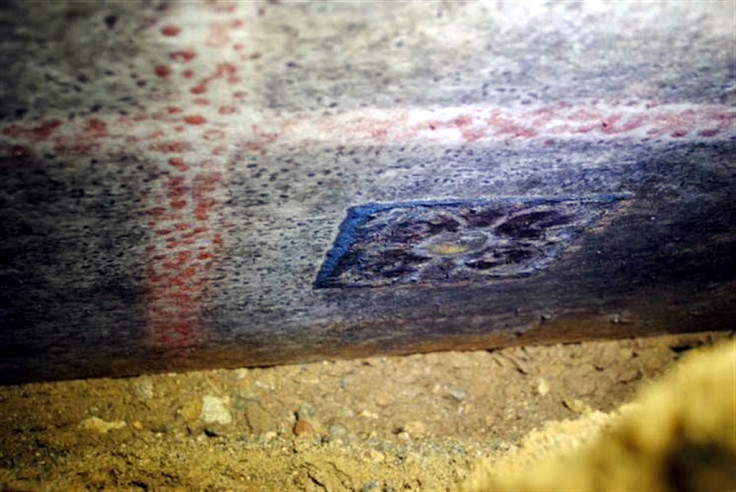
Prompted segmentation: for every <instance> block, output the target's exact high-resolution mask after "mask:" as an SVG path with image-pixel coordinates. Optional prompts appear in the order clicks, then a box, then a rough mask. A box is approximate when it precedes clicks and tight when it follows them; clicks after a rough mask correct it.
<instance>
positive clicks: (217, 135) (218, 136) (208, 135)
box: [202, 129, 226, 141]
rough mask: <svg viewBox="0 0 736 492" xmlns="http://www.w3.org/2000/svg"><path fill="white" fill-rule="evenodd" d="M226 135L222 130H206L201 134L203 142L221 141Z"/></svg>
mask: <svg viewBox="0 0 736 492" xmlns="http://www.w3.org/2000/svg"><path fill="white" fill-rule="evenodd" d="M225 135H226V133H225V132H224V131H222V130H214V129H213V130H207V131H206V132H204V133H203V134H202V137H203V138H204V139H205V140H209V141H213V140H222V139H223V138H225Z"/></svg>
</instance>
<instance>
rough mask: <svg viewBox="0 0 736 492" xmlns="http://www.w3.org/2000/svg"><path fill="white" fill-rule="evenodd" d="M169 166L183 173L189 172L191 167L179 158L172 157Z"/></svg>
mask: <svg viewBox="0 0 736 492" xmlns="http://www.w3.org/2000/svg"><path fill="white" fill-rule="evenodd" d="M169 164H170V165H171V166H173V167H174V168H176V169H177V170H179V171H181V172H185V171H188V170H189V166H187V165H186V164H185V163H184V161H183V160H182V159H180V158H178V157H172V158H171V159H169Z"/></svg>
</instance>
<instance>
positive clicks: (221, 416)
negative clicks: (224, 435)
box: [200, 395, 233, 425]
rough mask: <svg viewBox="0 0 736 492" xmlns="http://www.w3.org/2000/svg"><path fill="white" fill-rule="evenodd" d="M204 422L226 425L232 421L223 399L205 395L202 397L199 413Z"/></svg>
mask: <svg viewBox="0 0 736 492" xmlns="http://www.w3.org/2000/svg"><path fill="white" fill-rule="evenodd" d="M200 418H201V419H202V422H204V423H205V424H223V425H227V424H229V423H231V422H232V421H233V418H232V416H231V415H230V411H229V410H228V409H227V406H226V405H225V400H223V399H222V398H220V397H217V396H211V395H207V396H205V397H203V398H202V413H201V415H200Z"/></svg>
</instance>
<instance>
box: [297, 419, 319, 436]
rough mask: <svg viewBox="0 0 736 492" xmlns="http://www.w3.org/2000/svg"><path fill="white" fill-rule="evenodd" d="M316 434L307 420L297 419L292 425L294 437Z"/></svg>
mask: <svg viewBox="0 0 736 492" xmlns="http://www.w3.org/2000/svg"><path fill="white" fill-rule="evenodd" d="M316 433H317V431H316V430H315V429H314V426H313V425H312V424H311V423H310V422H309V421H308V420H307V419H299V420H297V421H296V424H294V435H295V436H312V435H314V434H316Z"/></svg>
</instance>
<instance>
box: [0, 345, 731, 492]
mask: <svg viewBox="0 0 736 492" xmlns="http://www.w3.org/2000/svg"><path fill="white" fill-rule="evenodd" d="M731 336H732V333H728V332H721V333H704V334H695V335H685V336H664V337H653V338H639V339H629V340H619V341H604V342H586V343H575V344H568V345H554V346H548V347H524V348H509V349H503V350H495V351H475V352H446V353H434V354H424V355H413V356H407V357H384V358H369V359H359V360H350V361H327V362H322V363H314V364H301V365H290V366H282V367H272V368H252V369H235V370H215V371H201V372H192V373H184V374H162V375H148V376H141V377H137V378H128V379H96V380H81V381H68V382H57V383H39V384H28V385H23V386H8V387H2V388H0V428H1V429H3V432H2V433H1V434H0V489H1V490H85V489H86V490H105V489H108V490H112V489H114V490H274V491H276V490H279V491H280V490H304V491H312V490H315V491H319V490H356V491H365V492H378V491H403V490H445V489H452V488H454V487H456V486H457V484H458V483H459V482H460V481H462V480H463V479H465V478H466V477H467V476H468V474H469V473H470V472H471V471H472V470H473V468H474V467H475V466H477V465H478V463H481V462H483V461H487V460H488V459H500V458H503V457H504V456H511V455H513V454H514V453H515V452H516V451H517V450H518V447H519V443H521V442H522V440H523V439H524V438H525V436H529V435H533V436H535V437H534V442H538V443H539V448H540V449H539V450H538V452H537V453H536V454H537V455H539V456H544V455H545V454H548V453H552V452H553V451H554V450H555V449H560V448H570V447H575V446H577V445H579V444H580V443H583V442H586V441H588V440H589V439H591V436H594V435H595V433H596V431H597V430H598V429H599V428H600V427H601V426H602V425H604V424H605V422H606V421H607V419H608V418H609V413H608V412H611V411H612V410H614V409H615V408H616V407H618V406H619V405H621V404H622V403H624V402H627V401H629V400H630V399H631V398H632V397H633V395H634V394H635V392H636V391H637V389H638V388H640V387H641V386H642V385H643V384H645V383H646V382H648V381H651V380H653V379H656V378H657V377H659V376H660V375H661V374H662V373H663V372H664V371H666V370H667V369H668V368H669V367H670V366H671V365H672V364H673V363H674V362H675V361H676V360H677V359H678V358H679V357H680V356H681V354H682V353H683V352H685V351H687V350H689V349H691V348H694V347H700V346H704V345H711V344H713V343H714V342H715V341H718V340H722V339H724V338H728V337H731ZM530 433H532V434H530ZM526 441H527V442H528V441H529V439H528V437H527V439H526ZM509 466H514V465H513V463H510V464H509Z"/></svg>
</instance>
